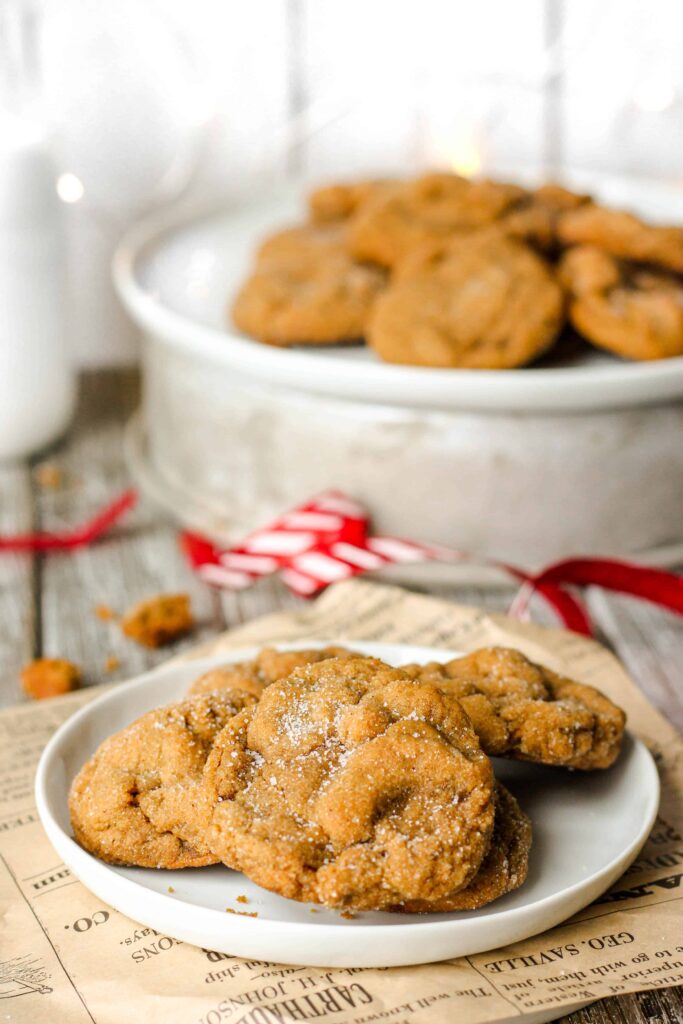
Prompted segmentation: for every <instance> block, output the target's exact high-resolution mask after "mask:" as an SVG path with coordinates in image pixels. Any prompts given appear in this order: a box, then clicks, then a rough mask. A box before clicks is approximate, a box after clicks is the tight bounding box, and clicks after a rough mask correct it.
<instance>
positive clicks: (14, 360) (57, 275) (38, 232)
mask: <svg viewBox="0 0 683 1024" xmlns="http://www.w3.org/2000/svg"><path fill="white" fill-rule="evenodd" d="M55 179H56V175H55V168H54V166H53V162H52V159H51V156H50V150H49V146H48V143H47V141H46V139H45V137H44V136H43V135H42V133H41V131H40V129H39V128H37V127H36V126H34V125H33V124H32V123H31V122H30V121H26V120H24V119H21V118H18V117H14V116H12V115H10V114H6V115H3V116H2V118H0V459H2V460H4V459H12V458H22V457H25V456H27V455H30V454H32V453H33V452H36V451H38V450H39V449H40V448H43V447H44V446H45V445H47V444H49V443H50V442H51V441H54V440H55V439H56V438H57V437H59V435H60V434H61V433H62V432H63V431H64V429H65V428H66V426H67V424H68V422H69V420H70V418H71V415H72V413H73V408H74V401H75V393H76V387H75V373H74V370H73V367H72V366H71V365H70V360H69V355H68V350H67V343H66V337H65V330H64V323H65V320H64V304H65V246H64V234H63V227H62V218H61V210H60V202H59V199H58V197H57V194H56V191H55Z"/></svg>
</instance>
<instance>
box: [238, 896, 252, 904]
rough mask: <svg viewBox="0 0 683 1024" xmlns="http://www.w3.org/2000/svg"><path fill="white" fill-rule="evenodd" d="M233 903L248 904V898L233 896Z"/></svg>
mask: <svg viewBox="0 0 683 1024" xmlns="http://www.w3.org/2000/svg"><path fill="white" fill-rule="evenodd" d="M235 902H236V903H248V902H249V897H248V896H235Z"/></svg>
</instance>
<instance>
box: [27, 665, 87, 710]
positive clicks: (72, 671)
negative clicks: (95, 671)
mask: <svg viewBox="0 0 683 1024" xmlns="http://www.w3.org/2000/svg"><path fill="white" fill-rule="evenodd" d="M80 681H81V670H80V669H79V668H78V666H77V665H74V664H73V662H71V661H66V660H65V659H64V658H38V659H37V660H36V661H32V662H30V663H29V664H28V665H25V666H24V668H23V669H22V670H21V685H22V687H23V689H24V693H25V694H26V695H27V696H28V697H32V698H33V699H34V700H43V699H44V698H45V697H61V696H62V695H63V694H65V693H70V692H71V690H75V689H76V688H77V687H78V685H79V683H80Z"/></svg>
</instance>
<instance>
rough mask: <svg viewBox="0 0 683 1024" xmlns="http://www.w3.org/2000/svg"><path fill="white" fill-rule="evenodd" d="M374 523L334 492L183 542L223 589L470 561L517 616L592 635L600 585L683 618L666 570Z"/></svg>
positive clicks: (4, 545) (102, 528)
mask: <svg viewBox="0 0 683 1024" xmlns="http://www.w3.org/2000/svg"><path fill="white" fill-rule="evenodd" d="M136 501H137V494H136V492H135V491H134V490H132V489H131V490H127V491H125V492H124V493H123V494H121V495H120V496H119V497H118V498H116V499H115V500H114V501H112V502H111V503H110V504H109V505H107V506H106V507H105V508H104V509H102V511H101V512H99V513H98V514H97V515H96V516H94V517H93V518H92V519H90V520H88V521H87V522H86V523H83V524H82V525H80V526H77V527H74V528H72V529H67V530H62V531H56V532H47V531H40V532H37V533H27V534H18V535H15V536H8V537H3V536H0V552H3V551H8V552H10V551H13V552H31V551H34V552H40V551H70V550H74V549H76V548H80V547H83V546H85V545H87V544H91V543H93V541H96V540H98V539H99V538H100V537H102V536H103V535H104V534H105V533H106V532H107V531H108V530H110V529H111V528H112V527H113V526H114V525H115V524H116V523H117V522H118V521H119V520H120V519H121V518H122V517H123V516H124V515H125V514H126V513H127V512H129V511H130V509H132V508H133V506H134V505H135V503H136ZM321 514H322V518H321V522H320V525H319V526H318V527H316V528H315V529H314V527H313V526H311V525H310V523H312V522H314V520H313V519H311V518H310V517H311V516H316V515H318V516H321ZM307 516H308V517H309V520H308V521H307V519H306V517H307ZM325 516H328V517H332V516H336V517H337V522H336V523H332V524H331V525H325V524H324V523H323V520H324V517H325ZM369 525H370V523H369V518H368V517H367V515H366V514H365V513H364V511H363V509H362V508H361V506H359V505H358V503H357V502H354V501H353V500H352V499H349V498H347V497H346V496H345V495H343V494H339V493H337V492H329V493H328V494H325V495H321V496H320V497H319V498H316V499H313V500H312V501H309V502H306V503H305V504H303V505H301V506H299V507H298V508H297V509H293V510H292V511H291V512H288V513H285V514H284V515H283V516H280V517H279V518H278V519H277V520H276V521H275V522H274V523H272V524H270V525H269V526H268V527H266V528H265V529H262V530H256V531H254V533H252V534H250V535H249V537H247V538H246V539H245V540H244V541H243V542H242V543H241V544H238V545H235V546H234V547H232V548H229V549H227V550H224V551H222V550H220V549H219V548H217V547H216V546H215V545H214V544H212V543H211V542H210V541H208V540H206V539H205V538H203V537H199V536H197V535H196V534H193V533H188V532H184V533H182V534H181V543H182V546H183V548H184V550H185V552H186V554H187V556H188V559H189V561H190V563H191V565H192V566H193V568H194V569H195V570H196V571H197V572H199V573H200V574H201V575H202V576H203V578H204V579H206V580H207V581H208V582H211V583H213V584H214V585H219V586H248V585H250V584H251V583H253V582H254V581H255V580H256V579H257V578H258V577H259V576H261V575H267V574H270V573H271V572H276V571H279V572H282V575H283V579H284V580H285V582H286V583H287V585H288V586H289V587H290V588H291V589H292V590H294V591H295V592H296V593H299V594H304V595H306V596H314V595H315V594H317V593H319V592H320V591H321V590H323V589H324V588H325V587H326V586H327V585H328V583H330V582H332V579H333V578H336V579H344V578H348V577H351V576H356V575H360V574H362V573H364V572H368V571H372V570H373V569H377V568H380V567H381V566H382V565H387V564H391V563H392V562H404V563H405V562H407V561H420V560H421V561H426V560H430V559H436V560H443V561H451V562H459V561H465V560H468V561H480V562H482V563H483V564H486V565H490V566H494V567H496V568H498V569H500V570H502V571H504V572H506V573H507V574H508V575H509V576H511V577H513V578H514V579H516V580H518V581H519V582H520V583H521V584H522V586H521V588H520V591H519V593H518V594H517V597H516V598H515V600H514V601H513V604H512V608H511V614H514V615H516V616H523V615H526V614H527V612H528V607H529V602H530V600H531V597H532V596H533V594H535V593H537V594H538V595H539V596H540V597H542V598H543V599H544V600H545V601H546V602H547V604H548V605H550V607H552V608H553V610H554V611H555V613H556V615H557V616H558V618H559V619H560V621H561V622H562V623H563V625H564V626H566V627H567V629H571V630H573V631H574V632H576V633H583V634H585V635H587V636H590V635H592V632H593V629H592V624H591V620H590V616H589V615H588V612H587V611H586V609H585V608H584V606H583V604H582V603H581V601H580V600H579V599H578V597H576V595H575V594H573V593H572V592H571V590H569V589H568V588H569V587H587V586H599V587H603V588H604V589H605V590H611V591H615V592H617V593H622V594H630V595H631V596H633V597H638V598H641V599H642V600H645V601H650V602H651V603H652V604H656V605H658V606H660V607H662V608H667V609H669V611H672V612H675V613H676V614H678V615H683V577H681V576H678V575H675V574H674V573H670V572H664V571H663V570H661V569H651V568H648V567H647V566H643V565H637V564H635V563H633V562H625V561H621V560H620V559H616V558H567V559H564V560H562V561H558V562H554V563H553V564H552V565H549V566H547V567H546V568H545V569H543V570H541V571H540V572H538V573H529V572H525V571H524V570H523V569H519V568H517V567H516V566H514V565H510V564H509V563H503V562H497V561H493V560H487V559H479V558H477V559H474V558H473V557H472V556H469V555H467V554H465V553H464V552H460V551H455V550H452V549H448V548H437V547H434V546H431V545H425V544H420V543H417V542H413V541H406V540H401V539H399V538H395V537H376V536H372V535H371V534H370V533H369ZM278 531H280V532H281V533H282V532H284V533H289V534H290V535H291V534H292V533H297V532H299V534H300V533H301V532H302V531H304V532H306V531H309V532H311V534H312V537H311V540H310V542H309V544H308V546H307V547H306V548H304V549H299V550H298V551H296V552H295V553H294V554H285V555H283V554H278V555H277V556H276V555H273V554H272V552H268V551H267V550H266V552H265V553H264V546H265V548H266V549H267V544H265V545H264V543H263V542H264V540H266V539H267V537H268V536H270V537H272V536H274V535H275V534H276V533H277V532H278ZM259 548H260V549H261V550H260V553H259ZM311 556H313V561H311ZM249 559H251V560H252V563H253V564H250V563H249ZM254 559H256V561H255V562H254ZM259 560H260V563H259ZM269 563H270V564H269ZM254 566H259V567H258V568H255V567H254ZM330 571H332V576H331V577H330V576H329V575H328V576H327V577H326V576H325V573H328V574H329V573H330ZM321 573H322V575H320V574H321ZM335 573H336V575H335Z"/></svg>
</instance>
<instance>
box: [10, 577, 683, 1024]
mask: <svg viewBox="0 0 683 1024" xmlns="http://www.w3.org/2000/svg"><path fill="white" fill-rule="evenodd" d="M313 638H315V639H332V640H336V639H342V638H347V639H356V640H361V639H362V640H386V641H403V642H407V643H415V644H425V645H434V646H438V647H447V648H448V647H451V648H454V649H457V650H464V651H467V650H472V649H474V648H476V647H480V646H482V645H487V644H506V645H512V646H515V647H518V648H519V649H521V650H522V651H524V652H525V653H526V654H527V655H529V656H530V657H531V658H533V659H535V660H538V661H541V662H544V663H546V664H547V665H549V666H550V667H552V668H555V669H556V670H559V671H565V672H567V673H569V674H571V675H573V676H575V677H577V678H578V679H580V680H582V681H584V682H587V683H592V684H594V685H595V686H597V687H599V688H600V689H601V690H603V691H604V692H605V693H607V694H608V695H609V696H610V697H611V698H613V699H614V700H615V701H617V702H618V703H620V704H621V705H622V706H623V707H624V708H625V709H626V711H627V713H628V718H629V727H630V728H631V730H633V732H635V733H637V735H639V736H640V738H641V739H643V740H644V742H645V743H646V744H647V745H648V747H649V748H650V749H651V750H652V751H653V753H654V755H655V757H656V760H657V763H658V765H659V769H660V773H661V778H662V785H663V799H662V806H661V816H660V818H659V820H658V822H657V825H656V826H655V829H654V831H653V833H652V835H651V836H650V839H649V841H648V843H647V845H646V847H645V849H644V850H643V851H642V853H641V855H640V856H639V858H638V861H637V862H636V864H634V865H633V867H632V868H631V869H630V870H629V872H628V873H627V874H626V875H625V876H624V877H623V878H622V879H621V880H620V881H619V882H618V884H617V885H616V886H614V887H613V889H612V890H611V891H610V892H609V893H608V894H606V895H605V896H603V897H602V898H601V899H600V900H599V901H597V902H596V903H594V904H592V905H591V906H589V907H588V908H586V909H585V910H584V911H583V912H582V913H580V914H578V915H577V916H575V917H574V918H572V919H571V920H570V921H568V922H566V923H565V924H563V925H561V926H559V927H557V928H553V929H552V930H551V931H549V932H547V933H545V934H543V935H538V936H536V937H534V938H531V939H527V940H525V941H523V942H519V943H516V944H515V945H513V946H508V947H506V948H505V949H499V950H496V951H493V952H488V953H483V954H480V955H477V956H472V957H468V958H461V959H459V960H453V961H446V962H443V963H438V964H433V965H429V966H422V967H413V968H395V969H393V968H392V969H383V970H348V969H347V970H329V971H326V970H320V969H318V968H307V967H302V968H296V967H279V966H278V965H276V964H268V963H261V962H255V961H245V960H240V959H237V958H235V957H229V956H226V955H224V954H219V953H214V952H212V951H210V950H203V949H198V948H195V947H192V946H188V945H186V944H183V943H180V942H178V941H176V940H174V939H171V938H170V937H168V936H164V935H160V934H157V933H155V932H154V931H153V930H152V929H150V928H143V927H141V926H140V925H136V924H135V922H133V921H131V920H129V919H127V918H125V917H124V916H123V915H121V914H119V913H117V912H116V911H114V910H112V909H111V908H108V907H107V906H106V905H105V904H103V903H102V902H101V901H100V900H99V899H97V898H96V897H95V896H92V895H91V894H90V893H89V892H88V891H87V890H86V889H85V888H84V887H83V886H82V885H81V884H80V882H78V881H77V880H76V879H74V878H73V877H72V876H71V874H70V872H69V871H68V869H66V868H65V866H64V865H63V864H61V863H60V862H59V858H58V856H57V855H56V853H55V851H54V850H53V848H52V846H51V845H50V843H49V841H48V840H47V838H46V836H45V834H44V832H43V831H42V828H41V825H40V823H39V821H38V819H37V815H36V811H35V806H34V801H33V777H34V772H35V765H36V762H37V760H38V757H39V755H40V752H41V750H42V748H43V746H44V745H45V743H46V741H47V739H48V738H49V736H50V734H51V733H52V732H53V731H54V729H55V728H56V727H57V726H58V725H59V724H60V723H61V722H62V721H63V720H64V719H65V718H67V717H68V715H70V714H71V713H72V712H73V711H74V710H75V709H76V708H78V707H80V706H81V705H83V704H84V703H85V702H86V701H88V700H91V699H92V698H93V697H95V696H96V695H97V693H98V692H101V688H93V689H89V690H86V691H84V692H82V693H77V694H73V695H70V696H68V697H64V698H60V699H54V700H52V701H45V702H43V703H38V704H31V705H21V706H19V707H16V708H10V709H9V710H7V711H4V712H2V714H1V715H0V914H1V921H0V1019H1V1020H4V1021H6V1020H9V1021H11V1022H12V1024H36V1022H43V1021H44V1022H46V1024H48V1022H49V1024H67V1022H68V1024H81V1022H88V1021H90V1022H95V1024H122V1022H128V1021H131V1022H138V1021H143V1022H145V1024H157V1022H158V1024H161V1022H164V1024H222V1022H228V1021H229V1022H230V1024H280V1022H289V1021H308V1020H316V1021H317V1020H318V1019H320V1020H321V1021H326V1020H327V1019H328V1018H329V1020H330V1024H370V1022H376V1021H385V1020H390V1021H392V1022H394V1024H403V1022H413V1021H414V1022H425V1024H442V1022H443V1024H446V1022H451V1021H456V1020H457V1021H462V1022H465V1024H477V1022H480V1021H481V1022H484V1021H500V1020H507V1019H518V1020H523V1019H524V1016H525V1015H526V1014H528V1013H530V1012H531V1011H535V1010H536V1011H537V1010H539V1009H544V1008H551V1009H554V1010H555V1011H556V1013H555V1015H556V1016H560V1015H561V1014H562V1011H563V1008H566V1007H567V1006H569V1005H571V1004H574V1003H577V1002H579V1001H581V1000H590V999H599V998H600V997H603V996H609V995H613V994H615V993H625V992H633V991H637V990H640V989H646V988H657V987H667V986H672V985H676V984H679V983H680V982H681V981H683V928H681V908H682V904H681V900H683V886H682V885H681V879H682V877H683V841H682V837H681V833H682V832H683V807H682V801H681V789H682V784H683V741H682V740H681V738H680V737H679V736H678V734H677V733H676V731H675V730H674V729H673V727H672V726H670V725H669V723H668V722H666V721H665V720H664V718H662V716H660V715H659V714H658V713H657V712H656V711H655V710H654V709H653V708H652V707H651V706H650V705H649V704H648V702H647V701H646V700H645V698H644V697H643V696H642V694H641V693H640V692H639V691H638V689H637V688H636V687H635V685H634V684H633V683H632V682H631V680H630V679H629V678H628V676H627V675H626V673H625V672H624V670H623V668H622V667H621V665H620V664H619V663H618V662H617V660H616V659H615V658H614V657H613V656H612V655H611V654H610V653H608V652H607V651H606V650H605V649H604V648H603V647H601V646H600V645H598V644H597V643H595V642H593V641H590V640H586V639H584V638H582V637H578V636H576V635H575V634H571V633H567V632H562V631H560V630H548V629H543V628H541V627H538V626H534V625H528V624H521V623H518V622H515V621H513V620H510V619H506V618H504V617H502V616H496V615H490V614H487V613H485V612H483V611H480V610H477V609H473V608H465V607H460V606H456V605H453V604H449V603H446V602H443V601H439V600H435V599H433V598H428V597H422V596H418V595H415V594H409V593H406V592H405V591H402V590H399V589H397V588H394V587H388V586H380V585H376V584H370V583H367V582H359V581H350V582H345V583H340V584H337V585H336V586H334V587H332V588H330V589H329V590H328V591H327V592H326V593H325V594H324V595H323V596H322V597H321V598H320V599H319V600H318V601H317V602H316V603H315V604H313V605H310V606H308V607H307V608H305V609H304V610H303V611H302V612H298V613H291V612H287V613H282V614H276V615H272V616H268V617H266V618H262V619H259V620H256V621H254V622H252V623H249V624H248V625H246V626H243V627H241V628H240V629H236V630H233V631H231V632H230V633H227V634H224V635H223V636H221V637H218V638H217V639H216V640H215V641H213V642H212V643H210V644H208V645H204V646H203V647H202V648H201V649H197V650H195V651H194V652H193V655H192V656H195V657H198V656H204V655H206V654H209V653H214V652H219V651H222V650H228V649H229V648H230V647H235V646H242V645H246V644H252V643H261V642H263V643H265V642H273V641H278V640H293V639H302V640H303V639H313Z"/></svg>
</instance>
